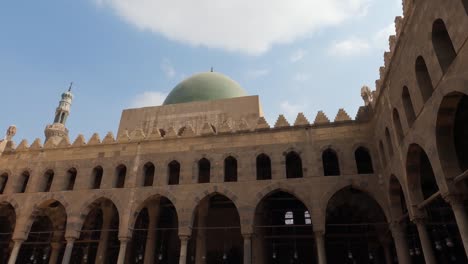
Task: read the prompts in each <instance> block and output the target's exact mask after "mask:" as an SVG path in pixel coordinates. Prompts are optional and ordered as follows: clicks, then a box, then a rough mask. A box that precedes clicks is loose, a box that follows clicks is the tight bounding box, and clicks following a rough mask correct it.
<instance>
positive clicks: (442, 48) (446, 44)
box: [432, 19, 457, 74]
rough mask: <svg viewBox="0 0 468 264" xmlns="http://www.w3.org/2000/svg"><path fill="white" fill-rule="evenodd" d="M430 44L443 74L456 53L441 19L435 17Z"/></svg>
mask: <svg viewBox="0 0 468 264" xmlns="http://www.w3.org/2000/svg"><path fill="white" fill-rule="evenodd" d="M432 46H433V47H434V51H435V53H436V55H437V59H438V60H439V65H440V68H441V69H442V72H443V73H444V74H445V73H446V72H447V70H448V68H449V67H450V65H451V64H452V62H453V61H454V60H455V57H456V56H457V53H456V52H455V48H454V47H453V43H452V40H451V39H450V35H449V33H448V31H447V28H446V27H445V23H444V21H443V20H442V19H437V20H436V21H434V24H433V25H432Z"/></svg>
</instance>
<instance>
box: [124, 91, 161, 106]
mask: <svg viewBox="0 0 468 264" xmlns="http://www.w3.org/2000/svg"><path fill="white" fill-rule="evenodd" d="M166 97H167V94H165V93H161V92H143V93H141V94H137V95H136V96H135V97H134V98H133V99H132V101H131V103H130V107H131V108H139V107H146V106H158V105H162V103H163V102H164V100H165V99H166Z"/></svg>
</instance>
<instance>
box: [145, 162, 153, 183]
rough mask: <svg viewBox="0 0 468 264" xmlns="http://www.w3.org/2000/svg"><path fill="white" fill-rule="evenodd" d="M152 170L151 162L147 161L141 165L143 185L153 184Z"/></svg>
mask: <svg viewBox="0 0 468 264" xmlns="http://www.w3.org/2000/svg"><path fill="white" fill-rule="evenodd" d="M154 171H155V167H154V164H153V163H151V162H148V163H146V164H145V165H144V166H143V177H144V179H143V186H153V182H154Z"/></svg>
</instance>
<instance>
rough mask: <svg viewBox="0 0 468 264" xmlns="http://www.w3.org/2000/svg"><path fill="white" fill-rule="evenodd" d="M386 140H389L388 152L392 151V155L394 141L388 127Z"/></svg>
mask: <svg viewBox="0 0 468 264" xmlns="http://www.w3.org/2000/svg"><path fill="white" fill-rule="evenodd" d="M385 140H386V141H387V147H388V152H389V153H390V157H392V156H393V142H392V137H391V136H390V131H389V130H388V127H386V128H385Z"/></svg>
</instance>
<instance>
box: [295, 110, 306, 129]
mask: <svg viewBox="0 0 468 264" xmlns="http://www.w3.org/2000/svg"><path fill="white" fill-rule="evenodd" d="M309 125H310V122H309V120H307V117H305V115H304V113H299V114H297V117H296V121H294V126H309Z"/></svg>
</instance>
